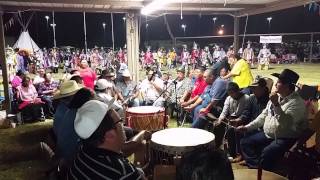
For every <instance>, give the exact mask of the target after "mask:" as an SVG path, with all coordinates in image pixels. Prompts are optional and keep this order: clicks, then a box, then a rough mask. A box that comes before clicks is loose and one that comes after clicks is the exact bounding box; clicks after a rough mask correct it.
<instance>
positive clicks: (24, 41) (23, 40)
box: [13, 12, 41, 52]
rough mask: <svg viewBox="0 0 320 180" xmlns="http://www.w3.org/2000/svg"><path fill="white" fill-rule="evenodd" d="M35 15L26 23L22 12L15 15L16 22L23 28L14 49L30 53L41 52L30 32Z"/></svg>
mask: <svg viewBox="0 0 320 180" xmlns="http://www.w3.org/2000/svg"><path fill="white" fill-rule="evenodd" d="M33 15H34V12H33V13H32V14H31V15H30V16H29V18H28V20H27V21H26V22H25V23H24V21H23V17H22V14H21V13H20V12H19V13H17V14H15V18H16V20H17V21H18V22H19V24H20V25H21V27H22V32H21V34H20V36H19V38H18V40H17V42H16V43H15V44H14V45H13V48H19V49H26V50H28V51H29V52H38V51H40V50H41V49H40V48H39V46H38V45H37V44H36V43H35V42H34V41H33V39H32V38H31V36H30V34H29V32H28V27H29V24H30V22H31V19H32V17H33Z"/></svg>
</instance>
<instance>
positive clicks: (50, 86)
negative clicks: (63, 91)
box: [38, 81, 59, 96]
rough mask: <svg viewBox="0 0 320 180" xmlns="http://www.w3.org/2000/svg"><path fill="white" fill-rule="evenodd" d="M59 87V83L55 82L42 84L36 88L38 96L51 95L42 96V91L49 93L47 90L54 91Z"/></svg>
mask: <svg viewBox="0 0 320 180" xmlns="http://www.w3.org/2000/svg"><path fill="white" fill-rule="evenodd" d="M58 86H59V83H58V82H56V81H51V82H49V83H48V82H43V83H41V84H40V85H39V88H38V93H39V95H40V96H41V95H52V94H43V92H44V91H49V90H54V89H57V88H58Z"/></svg>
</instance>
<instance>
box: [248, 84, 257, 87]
mask: <svg viewBox="0 0 320 180" xmlns="http://www.w3.org/2000/svg"><path fill="white" fill-rule="evenodd" d="M258 86H259V84H258V83H252V84H251V85H249V87H258Z"/></svg>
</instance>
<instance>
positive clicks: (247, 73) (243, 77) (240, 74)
mask: <svg viewBox="0 0 320 180" xmlns="http://www.w3.org/2000/svg"><path fill="white" fill-rule="evenodd" d="M231 74H235V76H233V78H232V81H233V82H235V83H237V84H238V86H239V88H246V87H248V86H249V85H251V83H252V81H253V77H252V74H251V70H250V66H249V64H248V63H247V62H246V60H244V59H240V60H238V61H237V62H236V64H235V65H234V66H233V68H232V70H231Z"/></svg>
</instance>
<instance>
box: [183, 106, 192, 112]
mask: <svg viewBox="0 0 320 180" xmlns="http://www.w3.org/2000/svg"><path fill="white" fill-rule="evenodd" d="M184 110H186V111H192V110H193V107H192V106H187V107H184Z"/></svg>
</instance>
